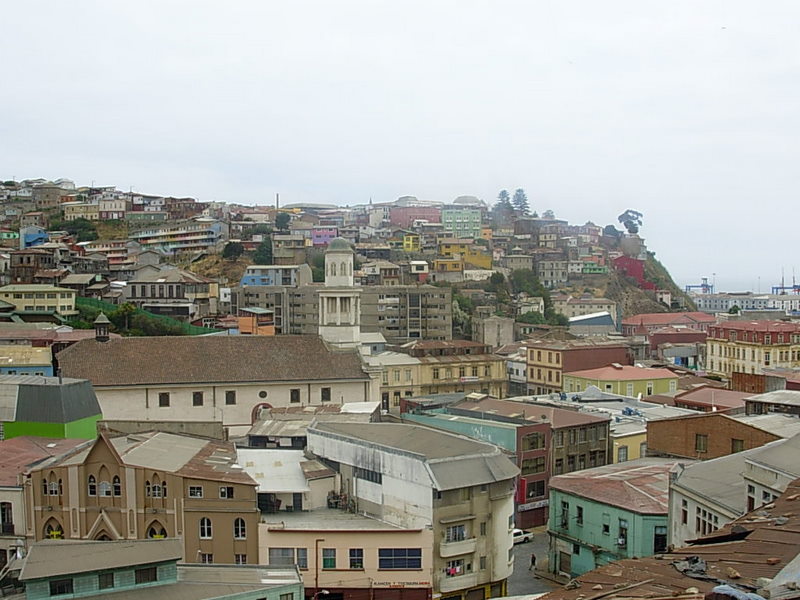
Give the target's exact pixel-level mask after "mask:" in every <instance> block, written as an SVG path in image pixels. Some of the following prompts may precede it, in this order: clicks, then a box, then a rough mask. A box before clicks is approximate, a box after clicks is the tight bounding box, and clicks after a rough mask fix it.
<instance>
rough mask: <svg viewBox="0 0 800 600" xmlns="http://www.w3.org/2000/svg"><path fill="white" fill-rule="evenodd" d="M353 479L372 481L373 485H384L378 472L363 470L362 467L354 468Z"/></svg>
mask: <svg viewBox="0 0 800 600" xmlns="http://www.w3.org/2000/svg"><path fill="white" fill-rule="evenodd" d="M353 477H356V478H357V479H363V480H364V481H371V482H372V483H382V481H383V477H382V476H381V474H380V473H378V472H377V471H370V470H369V469H362V468H361V467H353Z"/></svg>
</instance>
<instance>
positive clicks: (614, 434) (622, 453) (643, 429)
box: [610, 422, 647, 463]
mask: <svg viewBox="0 0 800 600" xmlns="http://www.w3.org/2000/svg"><path fill="white" fill-rule="evenodd" d="M610 437H611V448H612V450H611V457H612V462H615V463H618V462H625V461H628V460H636V459H637V458H644V457H645V456H646V454H647V423H642V422H630V423H618V424H616V425H612V426H611V436H610Z"/></svg>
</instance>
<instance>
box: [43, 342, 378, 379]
mask: <svg viewBox="0 0 800 600" xmlns="http://www.w3.org/2000/svg"><path fill="white" fill-rule="evenodd" d="M58 361H59V364H60V365H61V370H62V372H63V373H64V375H67V376H70V377H80V378H83V379H89V380H91V381H92V383H93V384H94V385H95V386H114V385H146V384H162V385H167V384H180V383H212V382H220V383H246V382H271V381H320V380H323V381H333V380H353V379H355V380H367V379H368V375H367V374H366V373H365V372H364V370H363V369H362V366H361V359H360V358H359V355H358V353H357V352H355V351H333V350H331V349H329V348H328V347H327V346H326V345H325V343H324V342H323V341H322V338H320V337H319V336H316V335H281V336H260V335H259V336H255V335H254V336H241V335H239V336H193V337H189V336H187V337H180V336H178V337H169V336H165V337H138V338H135V337H130V338H120V339H110V340H109V341H107V342H99V341H97V340H95V339H86V340H81V341H80V342H78V343H76V344H74V345H72V346H70V347H69V348H67V349H66V350H63V351H62V352H59V354H58Z"/></svg>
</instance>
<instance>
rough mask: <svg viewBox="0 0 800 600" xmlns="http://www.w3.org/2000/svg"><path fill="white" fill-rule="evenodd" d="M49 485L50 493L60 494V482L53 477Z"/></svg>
mask: <svg viewBox="0 0 800 600" xmlns="http://www.w3.org/2000/svg"><path fill="white" fill-rule="evenodd" d="M49 485H50V495H51V496H58V482H57V481H56V480H55V479H53V480H52V481H51V482H50V484H49Z"/></svg>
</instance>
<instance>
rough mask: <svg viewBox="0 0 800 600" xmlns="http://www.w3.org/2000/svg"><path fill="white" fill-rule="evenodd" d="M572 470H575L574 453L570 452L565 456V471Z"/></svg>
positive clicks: (569, 471)
mask: <svg viewBox="0 0 800 600" xmlns="http://www.w3.org/2000/svg"><path fill="white" fill-rule="evenodd" d="M574 470H575V455H574V454H570V455H569V456H568V457H567V472H568V473H571V472H572V471H574Z"/></svg>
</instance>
